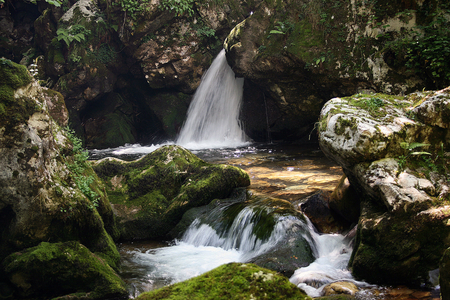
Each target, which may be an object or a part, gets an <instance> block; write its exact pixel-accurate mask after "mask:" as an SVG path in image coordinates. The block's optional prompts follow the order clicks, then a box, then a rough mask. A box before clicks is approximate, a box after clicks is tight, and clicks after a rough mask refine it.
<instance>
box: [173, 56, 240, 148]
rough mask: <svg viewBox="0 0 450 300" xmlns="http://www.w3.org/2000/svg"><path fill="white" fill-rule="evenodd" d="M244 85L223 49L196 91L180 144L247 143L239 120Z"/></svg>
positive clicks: (216, 144)
mask: <svg viewBox="0 0 450 300" xmlns="http://www.w3.org/2000/svg"><path fill="white" fill-rule="evenodd" d="M243 85H244V79H243V78H236V77H235V74H234V72H233V70H231V68H230V66H229V65H228V63H227V60H226V57H225V50H222V51H221V52H220V53H219V54H218V55H217V57H216V58H215V59H214V61H213V63H212V64H211V66H210V68H209V69H208V71H207V72H206V73H205V75H204V76H203V78H202V81H201V83H200V86H199V87H198V88H197V91H196V92H195V95H194V98H193V100H192V103H191V105H190V106H189V110H188V113H187V119H186V121H185V123H184V125H183V128H182V129H181V131H180V134H179V136H178V139H177V140H176V144H178V145H181V146H184V147H186V148H188V149H199V148H200V149H202V148H203V149H204V148H221V147H238V146H242V145H244V144H245V143H246V142H247V140H246V136H245V134H244V132H243V131H242V129H241V126H240V122H239V112H240V106H241V100H242V92H243Z"/></svg>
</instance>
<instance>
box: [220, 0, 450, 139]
mask: <svg viewBox="0 0 450 300" xmlns="http://www.w3.org/2000/svg"><path fill="white" fill-rule="evenodd" d="M438 2H439V3H436V5H437V6H436V7H440V6H441V5H442V6H445V5H446V4H445V3H444V1H438ZM427 9H428V8H426V5H425V4H423V3H421V2H420V1H412V2H408V3H401V4H400V3H398V4H396V5H392V4H387V3H386V2H384V1H374V2H372V3H371V4H368V3H364V2H358V1H354V2H351V3H348V2H340V1H338V2H329V3H319V1H313V2H311V1H297V0H295V1H294V0H290V1H282V2H280V1H278V2H277V1H272V2H270V1H265V2H262V3H261V4H260V5H259V6H258V7H257V8H256V9H255V11H254V13H253V14H252V15H251V16H249V17H248V18H247V19H245V21H243V22H242V23H240V24H239V25H237V26H236V27H235V28H234V29H233V30H232V31H231V33H230V35H229V36H228V38H227V40H226V41H225V49H226V50H227V58H228V61H229V64H230V66H231V67H232V69H233V71H234V72H235V73H236V75H237V76H241V77H244V78H245V79H246V81H247V82H246V85H245V88H246V89H247V91H246V92H245V95H244V105H243V113H242V116H243V123H244V127H245V128H246V130H247V134H248V135H249V136H251V137H254V138H259V139H263V140H266V139H268V138H269V139H270V138H273V139H279V138H283V139H287V138H292V139H297V138H298V137H300V136H304V135H306V134H309V133H310V131H311V130H312V128H313V126H314V123H315V122H316V120H317V118H318V116H319V113H320V110H321V107H322V106H323V104H324V103H325V102H326V101H328V100H329V99H331V98H332V97H336V96H342V95H351V94H355V93H358V92H360V91H363V90H371V91H374V92H383V93H388V94H391V93H393V94H401V93H407V92H412V91H415V90H417V89H419V88H420V89H422V86H423V85H424V84H425V83H426V82H428V81H427V79H426V78H424V76H423V74H427V73H426V72H425V71H423V70H422V71H421V72H420V73H417V74H415V73H414V68H411V69H410V70H407V69H406V68H405V64H406V61H407V59H405V55H404V53H402V51H406V48H407V47H408V45H409V44H407V43H404V44H402V42H401V41H402V39H403V38H407V39H406V40H408V38H409V41H411V43H412V40H413V39H412V37H413V36H416V34H414V33H412V32H413V29H414V30H415V29H418V28H417V27H416V26H417V25H418V24H420V23H424V24H425V23H427V22H429V19H428V17H426V16H425V15H426V11H427ZM438 10H439V9H438ZM443 26H446V25H443ZM411 33H412V35H410V34H411ZM406 40H405V41H406ZM411 45H412V44H411ZM399 49H401V50H399ZM408 58H409V59H411V60H414V59H416V57H412V56H409V57H408ZM437 58H438V57H436V59H437ZM418 65H419V64H418ZM420 74H422V75H420ZM438 77H439V76H438ZM435 82H441V81H440V78H435ZM448 84H449V82H448V81H446V82H445V83H444V84H440V85H439V86H435V85H433V84H430V85H429V86H428V88H436V87H440V88H442V87H445V86H447V85H448ZM257 120H259V122H258V121H257Z"/></svg>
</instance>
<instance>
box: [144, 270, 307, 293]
mask: <svg viewBox="0 0 450 300" xmlns="http://www.w3.org/2000/svg"><path fill="white" fill-rule="evenodd" d="M137 299H139V300H146V299H173V300H175V299H180V300H182V299H183V300H184V299H193V300H194V299H199V300H200V299H201V300H208V299H211V300H213V299H214V300H216V299H229V300H233V299H236V300H237V299H239V300H241V299H286V300H288V299H297V300H301V299H311V298H310V297H308V296H307V295H306V294H304V293H303V291H302V290H301V289H299V288H298V287H297V286H295V285H294V284H292V283H290V282H289V280H288V279H287V278H286V277H284V276H281V275H279V274H277V273H276V272H274V271H270V270H267V269H264V268H261V267H258V266H255V265H254V264H240V263H230V264H226V265H223V266H220V267H218V268H216V269H214V270H212V271H209V272H207V273H205V274H203V275H200V276H198V277H195V278H192V279H189V280H187V281H184V282H180V283H176V284H174V285H171V286H167V287H164V288H162V289H159V290H156V291H152V292H148V293H143V294H141V295H140V296H139V297H138V298H137Z"/></svg>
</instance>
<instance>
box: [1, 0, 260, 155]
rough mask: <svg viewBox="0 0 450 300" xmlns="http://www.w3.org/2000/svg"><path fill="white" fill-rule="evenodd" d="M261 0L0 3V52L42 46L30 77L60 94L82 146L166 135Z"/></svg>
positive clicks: (14, 54) (17, 54) (14, 53)
mask: <svg viewBox="0 0 450 300" xmlns="http://www.w3.org/2000/svg"><path fill="white" fill-rule="evenodd" d="M259 2H260V1H252V2H251V3H247V1H242V0H230V1H226V3H224V4H223V5H220V4H217V3H215V2H211V1H196V2H193V1H192V2H189V4H188V7H183V6H181V11H180V10H179V9H178V8H177V11H176V12H175V10H171V7H172V6H168V5H167V7H166V8H165V7H164V6H163V4H164V2H161V1H155V0H152V1H141V2H138V1H135V2H132V3H127V5H124V4H123V3H121V2H114V3H110V2H108V1H104V0H99V1H97V0H80V1H67V2H65V3H64V5H62V6H61V7H55V6H53V5H50V4H49V3H47V2H46V1H43V2H42V3H39V6H38V5H32V4H30V3H28V2H27V1H22V0H20V1H18V3H17V6H15V5H6V4H5V5H2V6H1V7H0V14H1V15H2V20H1V24H2V25H4V26H3V27H2V28H1V29H0V35H1V36H2V39H1V41H0V43H1V44H2V46H5V47H2V50H1V51H2V53H0V54H1V55H4V56H5V57H8V58H10V59H14V60H15V61H16V62H19V61H20V60H21V59H22V62H23V63H24V64H27V65H29V64H30V63H31V62H34V59H35V58H36V57H37V56H38V55H40V56H39V57H40V62H41V63H40V67H39V74H38V75H36V76H37V77H38V78H39V79H41V80H42V82H43V83H45V84H47V86H49V87H51V88H53V89H55V90H57V91H59V92H61V93H62V94H63V96H64V98H65V101H66V105H67V108H68V109H69V113H70V117H71V126H72V127H73V128H74V129H75V130H76V132H77V133H78V134H79V135H80V136H83V140H84V141H85V144H86V145H87V146H88V147H90V148H105V147H115V146H120V145H123V144H125V143H135V142H136V141H141V142H153V141H155V140H157V141H160V140H166V139H168V138H171V139H173V138H175V137H176V135H177V133H178V130H179V129H180V127H181V125H182V122H183V120H184V118H185V115H186V111H187V107H188V105H189V102H190V98H191V96H192V93H193V92H194V91H195V90H196V88H197V86H198V85H199V83H200V80H201V77H202V75H203V73H204V72H205V71H206V69H207V68H208V67H209V65H210V64H211V62H212V60H213V58H214V57H215V56H216V55H217V54H218V53H219V52H220V50H221V49H222V42H223V40H224V39H225V37H226V35H227V34H228V33H229V31H230V30H231V28H233V27H234V26H235V25H236V24H238V23H239V22H240V21H241V20H243V19H244V18H245V17H246V16H248V15H249V13H250V11H251V10H252V9H253V7H254V6H255V5H256V3H259ZM179 5H181V4H179ZM175 6H177V5H176V4H175ZM172 8H173V7H172ZM18 10H21V11H20V12H19V11H18ZM21 21H23V24H20V22H21ZM31 32H35V35H34V36H33V34H32V33H31ZM3 49H4V50H5V51H3ZM27 50H29V51H28V52H27V53H26V55H25V56H23V57H22V55H21V53H25V52H26V51H27ZM1 55H0V56H1ZM168 103H170V107H168Z"/></svg>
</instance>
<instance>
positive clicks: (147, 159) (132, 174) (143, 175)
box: [92, 145, 250, 240]
mask: <svg viewBox="0 0 450 300" xmlns="http://www.w3.org/2000/svg"><path fill="white" fill-rule="evenodd" d="M92 164H93V168H94V170H95V172H96V173H97V174H98V176H99V177H100V178H101V179H102V180H103V181H104V183H105V186H106V190H107V193H108V196H109V199H110V201H111V203H112V205H113V208H114V211H115V214H116V217H117V220H118V226H119V230H120V231H121V239H122V240H132V239H159V238H164V237H165V236H166V234H167V233H168V232H169V231H170V230H171V229H172V228H173V227H175V225H176V224H177V223H178V222H179V221H180V220H181V218H182V216H183V214H184V213H185V212H186V211H187V210H188V209H190V208H193V207H197V206H202V205H206V204H208V203H210V202H211V201H212V200H213V199H216V198H218V199H223V198H227V197H228V196H229V195H230V194H231V192H232V191H233V189H235V188H237V187H245V186H248V185H249V184H250V179H249V176H248V174H247V173H245V172H244V171H243V170H241V169H239V168H237V167H233V166H227V165H213V164H209V163H206V162H205V161H203V160H201V159H199V158H198V157H197V156H195V155H194V154H192V153H191V152H189V151H188V150H186V149H184V148H182V147H180V146H176V145H168V146H163V147H161V148H159V149H157V150H156V151H154V152H152V153H150V154H148V155H146V156H144V157H142V158H141V159H139V160H136V161H132V162H126V161H122V160H118V159H113V158H105V159H102V160H100V161H96V162H93V163H92Z"/></svg>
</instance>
